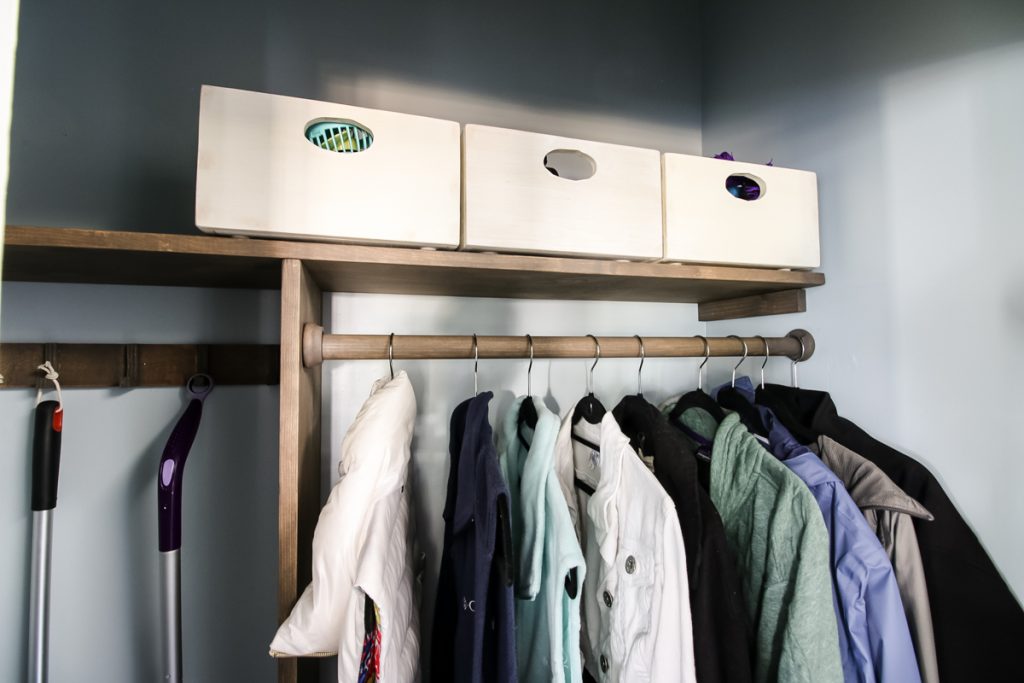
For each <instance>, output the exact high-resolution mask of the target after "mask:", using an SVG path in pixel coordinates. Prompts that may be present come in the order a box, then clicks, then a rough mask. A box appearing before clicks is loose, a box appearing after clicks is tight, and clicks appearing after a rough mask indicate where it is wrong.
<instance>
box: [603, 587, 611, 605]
mask: <svg viewBox="0 0 1024 683" xmlns="http://www.w3.org/2000/svg"><path fill="white" fill-rule="evenodd" d="M604 606H605V607H611V606H612V594H611V593H609V592H608V591H605V592H604Z"/></svg>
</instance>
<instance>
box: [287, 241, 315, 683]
mask: <svg viewBox="0 0 1024 683" xmlns="http://www.w3.org/2000/svg"><path fill="white" fill-rule="evenodd" d="M321 307H322V301H321V292H320V288H319V287H318V286H317V284H316V282H314V281H313V279H312V277H310V275H309V273H308V272H307V271H306V268H305V267H304V266H303V265H302V262H301V261H299V260H297V259H285V260H284V261H283V262H282V278H281V406H280V411H281V430H280V440H281V441H280V453H279V458H280V470H279V474H278V479H279V486H280V488H279V490H278V610H277V613H278V623H280V622H282V621H284V619H285V618H286V617H287V616H288V614H289V612H291V609H292V607H293V606H294V605H295V601H296V600H297V599H298V597H299V594H300V593H301V592H302V590H303V589H304V588H305V587H306V585H307V584H308V583H309V580H310V577H311V575H312V574H311V553H312V543H313V528H314V527H315V526H316V520H317V516H318V514H319V511H320V366H317V367H315V368H306V367H303V365H302V326H303V325H304V324H306V323H310V322H311V323H317V324H320V323H321ZM317 668H318V667H317V663H316V660H315V659H282V660H280V662H279V664H278V676H277V679H278V681H279V683H307V682H315V681H316V680H317V673H318V672H317Z"/></svg>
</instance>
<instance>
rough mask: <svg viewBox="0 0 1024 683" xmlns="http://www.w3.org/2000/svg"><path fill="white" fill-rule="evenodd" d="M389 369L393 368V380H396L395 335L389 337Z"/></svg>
mask: <svg viewBox="0 0 1024 683" xmlns="http://www.w3.org/2000/svg"><path fill="white" fill-rule="evenodd" d="M388 367H389V368H391V379H394V378H395V333H394V332H392V333H391V334H390V335H389V336H388Z"/></svg>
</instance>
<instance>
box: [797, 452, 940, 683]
mask: <svg viewBox="0 0 1024 683" xmlns="http://www.w3.org/2000/svg"><path fill="white" fill-rule="evenodd" d="M811 449H812V450H814V451H816V452H817V453H818V454H819V455H820V456H821V459H822V460H823V461H824V462H825V464H826V465H828V466H829V468H830V469H831V470H832V471H833V472H835V473H836V476H837V477H839V478H840V479H842V480H843V483H844V484H845V485H846V489H847V490H848V491H849V492H850V496H851V497H852V498H853V500H854V502H855V503H857V507H859V508H860V510H861V512H863V513H864V517H865V518H866V519H867V520H868V525H869V526H870V527H871V528H872V529H874V531H875V534H876V535H877V536H878V540H879V541H881V542H882V547H883V548H885V550H886V552H887V553H889V559H890V560H891V561H892V568H893V570H894V571H895V573H896V582H897V583H898V584H899V588H900V597H901V598H902V600H903V609H904V611H905V612H906V613H907V622H908V624H909V625H910V635H911V637H912V638H913V639H914V647H915V648H916V652H917V661H918V667H919V669H920V671H921V680H922V683H938V681H939V666H938V661H937V659H936V653H935V635H934V633H933V631H932V612H931V607H930V606H929V603H928V588H927V586H926V585H925V580H924V566H923V564H922V563H921V551H920V549H919V548H918V545H917V533H916V532H915V531H914V520H913V519H912V517H918V518H920V519H926V520H929V521H931V520H932V519H934V518H933V517H932V514H931V513H930V512H928V510H926V509H925V508H924V506H922V505H921V504H920V503H918V502H917V501H916V500H914V499H913V498H911V497H910V496H909V495H907V494H906V493H904V492H903V489H901V488H900V487H898V486H897V485H896V484H895V483H894V482H893V481H892V479H890V478H889V477H887V476H886V475H885V473H884V472H882V470H881V469H879V468H878V466H877V465H875V464H874V463H872V462H870V461H868V460H866V459H865V458H863V457H861V456H860V455H858V454H857V453H854V452H853V451H851V450H850V449H848V448H846V447H845V446H843V445H842V444H840V443H838V442H837V441H833V440H832V439H830V438H828V437H827V436H824V435H823V436H819V437H818V442H817V443H816V444H813V445H812V446H811Z"/></svg>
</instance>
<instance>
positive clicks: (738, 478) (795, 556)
mask: <svg viewBox="0 0 1024 683" xmlns="http://www.w3.org/2000/svg"><path fill="white" fill-rule="evenodd" d="M692 413H703V411H700V410H699V409H698V410H688V411H686V413H684V414H683V416H682V419H683V422H684V423H686V424H687V425H688V426H689V427H690V428H691V429H694V430H695V431H698V432H705V433H706V431H707V430H708V429H709V423H708V421H707V419H706V417H707V416H706V415H704V416H701V415H699V414H697V415H693V414H692ZM710 489H711V491H710V493H711V500H712V501H713V502H714V504H715V506H716V507H717V508H718V512H719V513H720V514H721V516H722V522H723V523H724V525H725V534H726V538H727V539H728V542H729V545H730V547H731V549H732V551H733V553H734V554H735V556H736V559H737V562H738V565H739V567H738V568H739V574H740V581H741V584H742V586H743V593H744V598H745V600H746V605H747V613H748V614H750V615H751V617H752V618H753V621H754V623H753V632H754V644H755V649H756V652H755V653H754V678H755V680H757V681H765V682H767V681H786V682H787V683H803V682H805V683H828V682H830V681H836V682H839V681H842V680H843V672H842V665H841V663H840V659H839V633H838V630H837V625H836V615H835V609H834V607H833V603H832V579H831V574H830V569H829V566H830V564H829V543H828V531H827V530H826V528H825V522H824V520H823V519H822V516H821V511H820V510H819V509H818V504H817V503H816V502H815V500H814V496H812V495H811V492H810V490H809V489H808V488H807V487H806V486H805V485H804V483H803V482H802V481H800V479H799V478H798V477H797V476H796V475H795V474H793V473H792V472H790V471H789V469H788V468H787V467H786V466H785V465H783V464H782V463H781V462H779V461H778V460H777V459H776V458H775V457H774V456H773V455H772V454H771V453H769V452H768V451H767V450H765V448H764V447H763V446H761V444H760V443H758V441H757V440H756V439H755V438H754V437H753V436H752V435H751V434H750V432H748V431H747V429H746V427H744V426H743V423H742V422H740V419H739V416H738V415H736V414H731V415H729V416H727V417H726V419H725V420H724V421H723V422H722V424H721V425H719V426H718V429H717V431H716V432H715V433H714V445H713V447H712V452H711V476H710Z"/></svg>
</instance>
